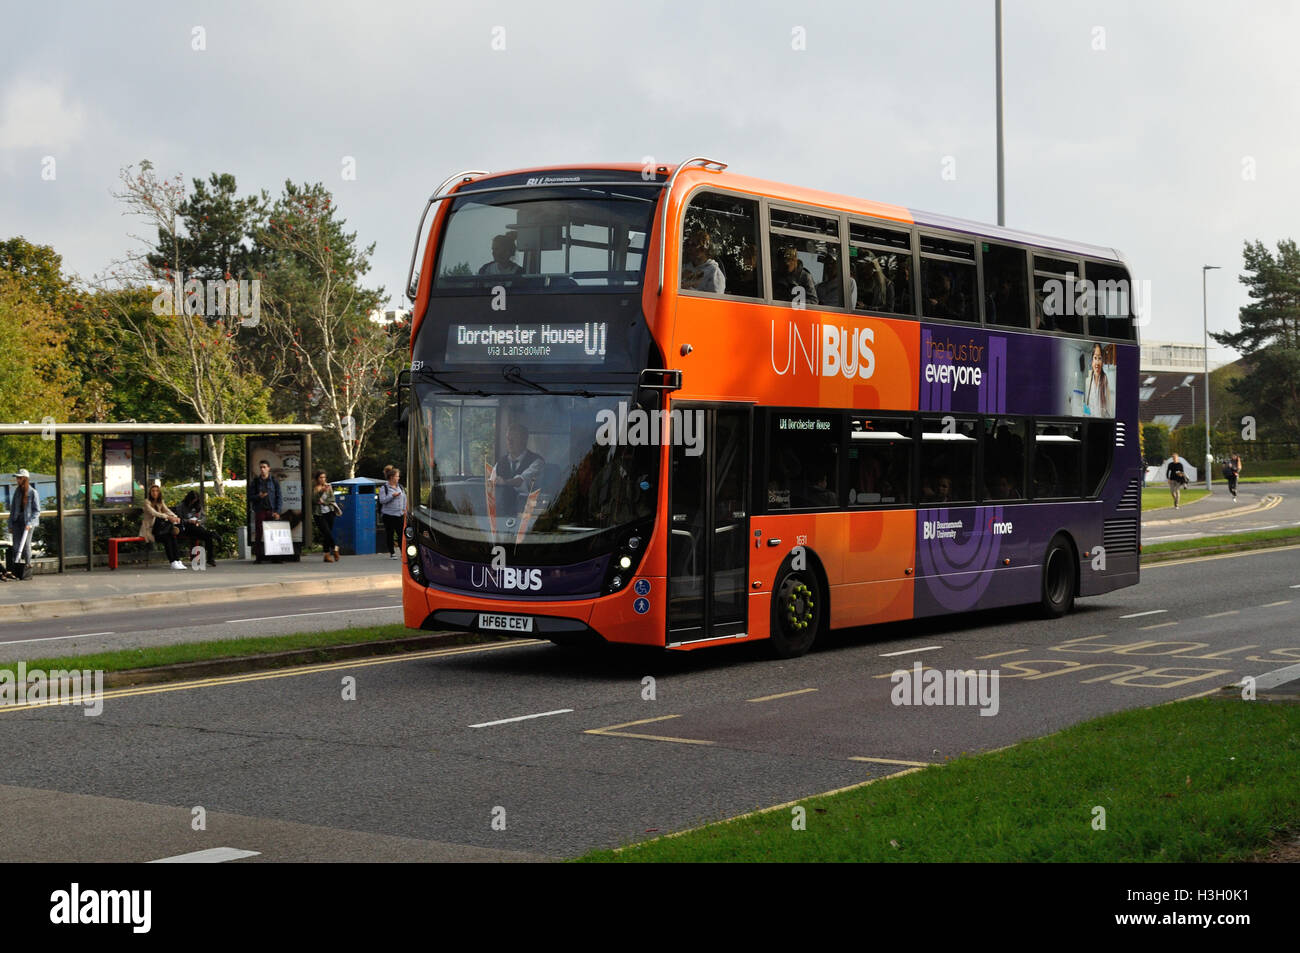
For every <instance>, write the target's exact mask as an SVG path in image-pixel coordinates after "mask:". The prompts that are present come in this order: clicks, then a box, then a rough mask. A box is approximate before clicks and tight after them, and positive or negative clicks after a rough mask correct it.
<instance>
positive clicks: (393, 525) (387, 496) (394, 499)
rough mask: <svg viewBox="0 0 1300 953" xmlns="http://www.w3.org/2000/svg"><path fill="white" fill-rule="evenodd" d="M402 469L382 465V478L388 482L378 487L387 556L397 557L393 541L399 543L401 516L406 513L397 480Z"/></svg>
mask: <svg viewBox="0 0 1300 953" xmlns="http://www.w3.org/2000/svg"><path fill="white" fill-rule="evenodd" d="M401 476H402V471H401V470H399V469H397V467H394V466H387V467H384V479H386V480H387V481H388V482H387V483H384V484H382V485H380V487H379V512H380V513H382V514H383V517H384V539H385V541H386V542H387V543H388V558H389V559H398V558H400V554H399V552H398V550H397V549H395V548H394V541H396V542H397V544H398V545H400V542H401V539H402V518H403V517H404V516H405V515H406V491H404V490H403V489H402V487H401V485H400V484H399V483H398V482H397V481H398V480H399V479H401Z"/></svg>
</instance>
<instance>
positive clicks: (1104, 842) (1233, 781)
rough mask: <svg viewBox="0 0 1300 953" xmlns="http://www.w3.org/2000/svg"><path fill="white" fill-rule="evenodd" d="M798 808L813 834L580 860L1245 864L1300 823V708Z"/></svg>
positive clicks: (701, 840) (1012, 757)
mask: <svg viewBox="0 0 1300 953" xmlns="http://www.w3.org/2000/svg"><path fill="white" fill-rule="evenodd" d="M799 805H800V806H801V807H803V808H804V809H805V810H806V812H807V814H806V818H807V829H806V830H793V829H792V818H793V814H792V811H791V810H790V809H781V810H771V811H767V812H764V813H761V814H755V815H751V816H749V817H743V818H739V819H737V820H733V821H728V822H723V823H720V824H714V825H710V826H708V827H704V828H701V829H699V830H695V831H691V832H688V833H685V834H681V835H679V836H671V837H666V838H661V839H658V840H654V841H648V842H645V843H642V844H637V845H633V846H630V847H627V848H625V849H623V850H622V851H594V852H592V853H590V854H586V855H584V856H583V857H580V858H578V859H579V860H580V861H587V862H591V861H598V862H611V861H615V862H635V861H651V862H681V861H694V862H698V861H738V862H747V861H775V862H813V861H817V862H824V861H866V862H881V861H940V862H942V861H981V862H984V861H995V862H996V861H1053V862H1105V863H1116V862H1120V863H1132V862H1138V861H1172V862H1188V861H1224V860H1245V859H1248V858H1250V857H1251V856H1252V855H1254V854H1256V853H1257V852H1259V851H1260V850H1262V849H1264V848H1266V847H1267V846H1268V844H1269V843H1270V841H1271V840H1273V839H1275V838H1276V837H1277V836H1279V835H1280V834H1281V833H1282V832H1283V831H1286V830H1288V829H1294V828H1295V826H1296V824H1297V821H1300V705H1273V704H1266V703H1262V702H1255V703H1246V702H1240V701H1223V700H1219V699H1201V700H1198V701H1191V702H1182V703H1178V704H1173V705H1161V706H1158V707H1156V708H1147V709H1139V710H1137V711H1127V712H1121V713H1119V714H1115V715H1107V716H1105V717H1102V718H1098V719H1096V720H1094V721H1088V722H1084V723H1083V724H1080V725H1075V726H1074V727H1072V728H1067V729H1066V730H1064V731H1061V732H1058V733H1056V734H1054V735H1049V736H1047V737H1046V738H1039V739H1035V740H1033V741H1027V742H1024V743H1022V744H1019V745H1017V746H1015V747H1013V748H1009V749H1006V750H1004V751H997V752H992V753H989V754H983V755H977V756H974V757H963V758H959V759H957V760H955V761H952V762H950V763H948V764H945V765H942V766H936V767H931V768H926V769H924V770H922V771H920V772H917V773H915V774H911V775H908V776H906V777H899V778H892V779H889V780H885V781H880V782H877V783H875V784H870V785H866V786H863V787H859V788H856V789H854V790H851V791H846V792H843V793H840V794H834V795H828V796H822V797H810V798H805V799H804V800H802V801H800V802H799ZM1098 807H1101V808H1103V809H1104V810H1105V829H1104V830H1097V829H1094V826H1093V825H1094V823H1095V820H1094V819H1095V818H1099V817H1100V816H1101V815H1100V814H1098V813H1097V811H1096V808H1098Z"/></svg>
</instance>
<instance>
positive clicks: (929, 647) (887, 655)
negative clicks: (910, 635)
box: [880, 645, 943, 658]
mask: <svg viewBox="0 0 1300 953" xmlns="http://www.w3.org/2000/svg"><path fill="white" fill-rule="evenodd" d="M941 648H943V646H942V645H927V646H926V647H925V648H923V649H903V651H901V652H881V653H880V657H881V658H893V657H894V656H895V655H911V654H912V653H913V652H933V651H934V650H935V649H941Z"/></svg>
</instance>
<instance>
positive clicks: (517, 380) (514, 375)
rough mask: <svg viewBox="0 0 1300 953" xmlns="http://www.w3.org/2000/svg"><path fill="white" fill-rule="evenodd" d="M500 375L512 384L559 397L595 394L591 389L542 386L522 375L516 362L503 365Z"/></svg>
mask: <svg viewBox="0 0 1300 953" xmlns="http://www.w3.org/2000/svg"><path fill="white" fill-rule="evenodd" d="M501 376H502V377H504V378H505V379H506V380H508V381H509V382H510V383H512V384H523V385H524V386H525V387H531V388H532V389H533V390H538V391H541V392H542V393H543V394H551V395H553V396H559V397H595V396H596V395H595V394H593V393H592V392H591V391H588V390H552V389H551V388H549V387H543V386H542V385H541V384H538V383H537V382H536V381H530V380H529V379H528V378H526V377H524V373H523V371H522V370H521V369H520V368H519V365H517V364H512V365H510V366H509V367H503V368H502V369H501Z"/></svg>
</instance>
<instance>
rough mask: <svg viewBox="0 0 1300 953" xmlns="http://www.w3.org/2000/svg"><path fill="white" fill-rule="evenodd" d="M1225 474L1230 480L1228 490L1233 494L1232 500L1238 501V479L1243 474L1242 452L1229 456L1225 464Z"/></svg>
mask: <svg viewBox="0 0 1300 953" xmlns="http://www.w3.org/2000/svg"><path fill="white" fill-rule="evenodd" d="M1223 475H1224V476H1225V477H1226V478H1227V480H1228V492H1229V493H1231V494H1232V502H1234V503H1236V502H1237V479H1238V478H1239V477H1240V476H1241V454H1239V453H1234V454H1233V455H1232V456H1231V457H1229V458H1228V462H1227V463H1226V464H1224V466H1223Z"/></svg>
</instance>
